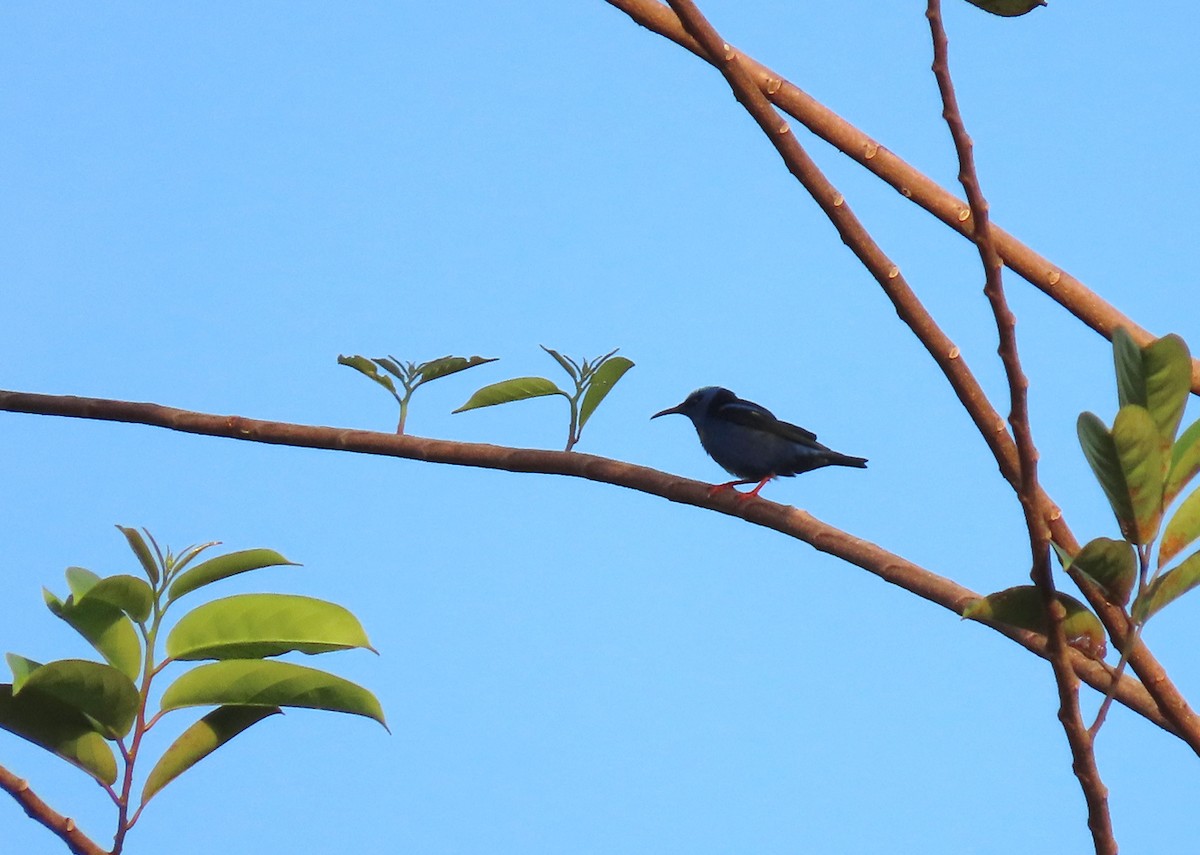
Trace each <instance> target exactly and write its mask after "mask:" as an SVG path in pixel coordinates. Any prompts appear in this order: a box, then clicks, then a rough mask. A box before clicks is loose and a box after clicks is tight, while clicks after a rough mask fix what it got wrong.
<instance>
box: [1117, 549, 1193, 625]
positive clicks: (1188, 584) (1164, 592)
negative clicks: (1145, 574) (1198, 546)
mask: <svg viewBox="0 0 1200 855" xmlns="http://www.w3.org/2000/svg"><path fill="white" fill-rule="evenodd" d="M1197 584H1200V552H1194V553H1192V554H1191V555H1189V556H1188V557H1187V558H1185V559H1184V560H1183V561H1182V562H1181V563H1180V564H1179V566H1178V567H1176V568H1175V569H1174V570H1171V571H1168V572H1166V573H1163V574H1162V575H1161V576H1159V577H1158V578H1157V579H1155V580H1154V581H1153V582H1151V583H1150V584H1149V585H1148V586H1147V587H1146V590H1145V592H1144V593H1143V594H1142V595H1141V596H1140V597H1138V598H1137V599H1136V600H1134V601H1133V619H1134V620H1136V621H1139V622H1145V621H1147V620H1149V619H1150V617H1151V616H1152V615H1154V614H1155V613H1156V612H1158V611H1159V610H1160V609H1162V608H1163V607H1164V606H1166V605H1168V604H1169V603H1171V602H1173V601H1175V600H1177V599H1179V598H1180V597H1182V596H1183V595H1184V594H1186V593H1187V592H1188V591H1190V590H1192V588H1194V587H1196V585H1197Z"/></svg>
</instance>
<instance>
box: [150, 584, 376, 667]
mask: <svg viewBox="0 0 1200 855" xmlns="http://www.w3.org/2000/svg"><path fill="white" fill-rule="evenodd" d="M355 647H365V648H368V649H371V650H373V649H374V648H372V647H371V643H370V642H369V641H368V640H367V634H366V632H365V631H364V630H363V628H362V624H360V623H359V622H358V618H356V617H355V616H354V615H353V614H351V613H350V612H349V611H348V610H347V609H345V608H343V607H342V606H339V605H337V604H336V603H330V602H326V601H325V600H317V599H313V598H312V597H300V596H296V595H294V594H238V595H235V596H232V597H226V598H224V599H221V600H214V601H212V602H211V603H205V604H204V605H202V606H199V607H197V608H195V609H193V610H192V611H190V612H188V613H187V614H186V615H184V616H183V617H182V618H180V620H179V622H178V623H177V624H175V628H174V629H172V630H171V634H170V635H168V636H167V655H169V656H171V657H172V658H174V659H181V660H194V659H256V658H260V657H264V656H279V655H280V654H283V653H289V652H291V651H299V652H300V653H309V654H315V653H328V652H329V651H332V650H349V649H351V648H355Z"/></svg>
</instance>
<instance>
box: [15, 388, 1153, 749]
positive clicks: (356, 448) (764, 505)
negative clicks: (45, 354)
mask: <svg viewBox="0 0 1200 855" xmlns="http://www.w3.org/2000/svg"><path fill="white" fill-rule="evenodd" d="M0 411H8V412H14V413H30V414H35V415H45V416H66V417H69V418H81V419H96V420H100V421H112V422H126V423H130V424H142V425H149V426H151V427H160V428H167V429H169V430H175V431H180V432H183V433H192V434H199V435H202V436H218V437H225V438H227V439H238V440H244V441H247V442H260V443H266V444H269V445H286V446H294V447H299V448H324V449H328V450H330V451H348V452H354V453H356V454H377V455H382V456H386V457H398V458H403V459H408V460H421V461H425V462H427V463H442V464H452V465H456V466H473V467H478V468H482V469H499V470H503V471H507V472H530V473H541V474H545V475H565V476H569V477H574V478H584V479H587V480H589V481H596V482H599V483H603V484H613V485H616V486H619V487H626V488H628V489H631V490H637V491H639V492H642V493H648V494H650V495H655V496H661V497H662V498H664V499H668V500H670V501H672V502H678V503H681V504H686V505H694V506H696V507H698V508H705V509H707V510H711V511H715V512H717V513H722V514H726V515H728V516H733V517H741V518H742V519H744V520H746V521H747V522H749V523H753V524H754V525H758V526H762V527H764V528H770V529H774V530H775V531H778V532H780V533H782V534H785V535H787V536H789V537H793V538H796V539H797V540H802V541H804V542H805V543H807V544H809V545H810V546H812V547H813V548H814V549H817V550H819V551H821V552H824V553H827V554H829V555H832V556H834V557H836V558H840V559H842V560H843V561H847V562H849V563H851V564H853V565H855V566H857V567H860V568H862V569H863V570H866V571H867V572H869V573H873V574H874V575H876V576H878V577H879V578H881V579H883V580H884V581H886V582H890V583H891V584H893V585H896V586H897V587H900V588H903V589H904V590H906V591H908V592H910V593H913V594H916V595H917V596H919V597H921V598H923V599H926V600H929V601H930V602H932V603H936V604H937V605H939V606H942V607H943V608H945V609H948V610H950V611H952V612H954V613H955V614H961V613H962V609H963V607H964V606H965V605H966V604H967V603H968V602H970V601H971V600H973V599H976V598H977V597H978V596H979V595H978V594H976V593H975V592H974V591H972V590H970V589H969V588H966V587H963V586H962V585H959V584H958V583H957V582H954V581H952V580H950V579H947V578H945V577H943V576H939V575H937V574H936V573H932V572H930V571H929V570H926V569H925V568H923V567H920V566H918V565H917V564H914V563H913V562H911V561H908V560H907V559H905V558H902V557H900V556H899V555H895V554H893V553H891V552H889V551H887V550H886V549H884V548H883V547H880V546H877V545H875V544H873V543H870V542H869V541H866V540H863V539H861V538H858V537H855V536H853V535H851V534H848V533H846V532H844V531H841V530H840V529H837V528H835V527H833V526H831V525H829V524H827V523H824V522H822V521H821V520H818V519H817V518H816V517H814V516H812V515H811V514H809V513H807V512H805V511H802V510H800V509H798V508H793V507H791V506H788V505H781V504H778V503H776V502H771V501H768V500H766V499H762V498H760V499H759V500H758V501H741V500H739V499H738V498H736V497H735V496H732V495H730V494H728V493H723V494H718V495H716V496H709V487H710V485H709V484H705V483H703V482H700V481H693V480H691V479H688V478H680V477H678V476H676V475H671V474H668V473H666V472H661V471H659V470H657V469H651V468H650V467H648V466H639V465H637V464H633V463H625V462H623V461H620V460H613V459H611V458H607V457H598V456H596V455H592V454H581V453H579V452H576V451H572V452H567V451H547V450H542V449H534V448H509V447H506V446H497V445H486V444H483V443H472V442H452V441H450V440H443V439H425V438H422V437H416V436H401V435H399V434H394V433H377V432H374V431H364V430H349V429H345V428H332V427H319V426H315V425H300V424H290V423H287V422H268V421H262V420H259V419H249V418H244V417H242V416H221V415H213V414H209V413H199V412H193V411H190V410H180V409H176V408H174V407H164V406H162V405H160V404H149V403H137V402H134V401H114V400H108V399H103V398H78V397H74V396H66V395H40V394H36V393H31V392H9V391H2V390H0ZM989 625H990V626H992V628H993V629H995V630H996V631H997V632H999V633H1000V634H1001V635H1004V636H1006V637H1007V638H1010V639H1012V640H1013V641H1015V642H1016V643H1017V644H1020V645H1021V646H1022V647H1024V648H1025V649H1027V650H1029V651H1031V652H1033V653H1035V654H1037V655H1038V656H1040V657H1042V658H1043V659H1045V658H1047V650H1046V639H1045V637H1044V636H1042V635H1039V634H1037V633H1033V632H1027V631H1025V630H1020V629H1016V628H1014V627H1009V626H1002V625H993V624H989ZM1071 667H1072V668H1073V670H1074V671H1075V673H1076V674H1078V675H1079V678H1080V679H1081V680H1082V681H1083V682H1085V683H1087V684H1088V685H1089V686H1091V687H1092V688H1094V689H1095V690H1096V691H1097V692H1100V693H1101V694H1103V693H1105V692H1107V691H1109V689H1110V688H1111V686H1112V675H1111V672H1110V670H1109V669H1108V667H1107V666H1106V665H1104V664H1103V663H1101V662H1096V661H1094V660H1092V659H1088V658H1087V657H1085V656H1083V655H1082V654H1080V653H1078V652H1077V651H1075V650H1072V651H1071ZM1116 699H1117V700H1118V701H1119V702H1120V703H1122V704H1124V705H1125V706H1126V707H1128V708H1129V709H1131V710H1133V711H1134V712H1136V713H1138V714H1139V715H1141V716H1143V717H1144V718H1146V719H1148V720H1149V721H1151V722H1153V723H1154V724H1156V725H1158V726H1159V727H1161V728H1163V729H1164V730H1166V731H1168V732H1170V733H1175V729H1174V728H1173V727H1172V726H1171V724H1170V723H1169V722H1168V721H1167V720H1166V719H1165V718H1164V717H1163V716H1162V714H1161V713H1160V712H1159V710H1158V707H1157V705H1156V704H1155V702H1154V700H1153V699H1152V698H1151V697H1150V695H1149V694H1148V693H1147V692H1146V689H1145V687H1144V686H1142V685H1141V683H1139V682H1138V681H1137V680H1135V679H1133V678H1131V677H1125V678H1123V679H1121V680H1120V682H1119V684H1118V687H1117V692H1116Z"/></svg>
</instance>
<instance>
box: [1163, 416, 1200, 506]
mask: <svg viewBox="0 0 1200 855" xmlns="http://www.w3.org/2000/svg"><path fill="white" fill-rule="evenodd" d="M1197 472H1200V419H1198V420H1197V421H1196V422H1195V423H1193V424H1192V426H1191V427H1189V428H1188V429H1187V430H1185V431H1184V432H1183V436H1181V437H1179V439H1178V440H1176V441H1175V445H1174V446H1173V447H1172V448H1171V466H1170V468H1169V470H1168V474H1167V485H1166V487H1165V488H1164V489H1163V504H1169V503H1170V502H1171V501H1173V500H1174V498H1175V497H1176V496H1178V495H1179V494H1180V493H1181V492H1182V491H1183V488H1184V487H1186V486H1187V485H1188V483H1189V482H1190V481H1191V480H1192V478H1194V477H1195V476H1196V473H1197Z"/></svg>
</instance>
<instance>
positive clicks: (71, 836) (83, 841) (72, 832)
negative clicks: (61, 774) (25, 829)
mask: <svg viewBox="0 0 1200 855" xmlns="http://www.w3.org/2000/svg"><path fill="white" fill-rule="evenodd" d="M0 790H4V791H5V792H7V793H8V794H9V795H10V796H12V797H13V798H14V799H16V800H17V804H19V805H20V806H21V808H22V809H23V810H24V811H25V813H27V814H29V816H30V818H31V819H34V820H36V821H38V822H40V823H41V824H42V825H44V826H46V828H48V829H50V830H51V831H52V832H54V834H56V835H57V836H58V837H59V838H60V839H61V840H62V842H63V843H65V844H67V848H68V849H70V850H71V851H72V852H73V853H75V855H109V853H108V850H106V849H102V848H100V846H98V845H97V844H96V843H95V842H94V841H93V840H92V839H91V838H90V837H88V836H87V835H86V834H84V833H83V832H82V831H80V830H79V827H78V826H76V825H75V821H74V820H73V819H71V818H70V817H66V816H63V815H62V814H61V813H59V812H58V811H56V810H54V808H52V807H50V805H48V804H46V803H45V802H44V801H42V800H41V798H40V797H39V796H38V795H37V793H35V792H34V791H33V790H31V789H30V788H29V782H28V781H26V780H25V779H24V778H18V777H17V776H16V775H14V774H13V773H12V772H10V771H8V770H7V769H5V768H4V767H3V766H0Z"/></svg>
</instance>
